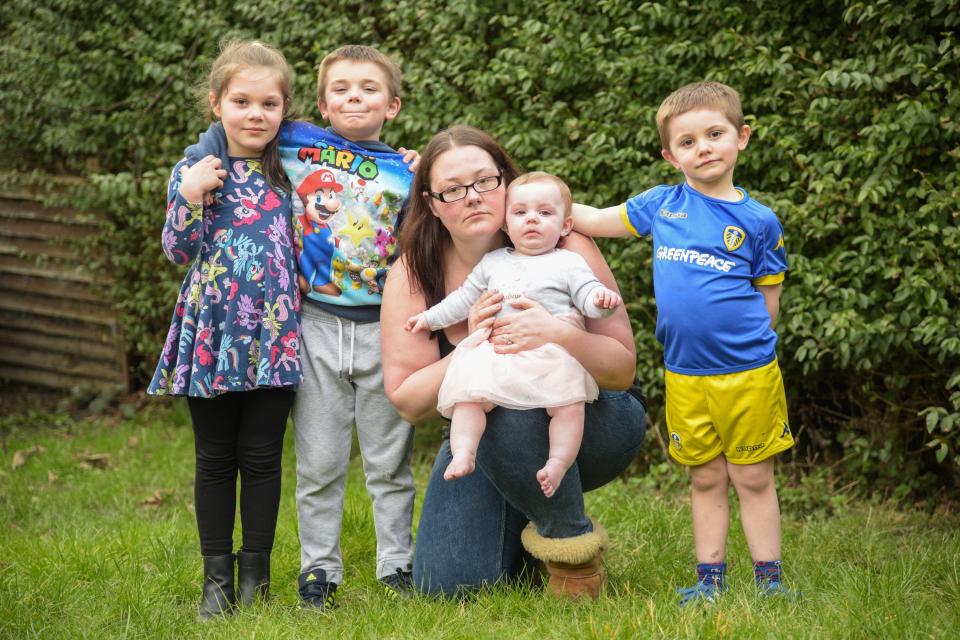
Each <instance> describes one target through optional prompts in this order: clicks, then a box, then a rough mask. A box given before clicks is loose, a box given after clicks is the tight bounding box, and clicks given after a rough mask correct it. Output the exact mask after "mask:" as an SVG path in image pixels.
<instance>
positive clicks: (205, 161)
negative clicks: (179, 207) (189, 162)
mask: <svg viewBox="0 0 960 640" xmlns="http://www.w3.org/2000/svg"><path fill="white" fill-rule="evenodd" d="M226 177H227V172H226V171H224V170H223V169H221V168H220V158H217V157H215V156H212V155H210V156H206V157H204V158H202V159H201V160H200V161H199V162H197V163H196V164H194V165H193V166H192V167H190V168H189V169H187V170H186V171H185V172H184V173H183V178H182V179H181V181H180V195H182V196H183V197H184V199H185V200H186V201H187V202H206V201H205V194H206V193H207V192H211V191H215V190H217V189H219V188H221V187H222V186H223V180H224V178H226Z"/></svg>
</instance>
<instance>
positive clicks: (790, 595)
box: [757, 580, 803, 600]
mask: <svg viewBox="0 0 960 640" xmlns="http://www.w3.org/2000/svg"><path fill="white" fill-rule="evenodd" d="M757 594H758V595H760V596H763V597H764V598H786V599H787V600H799V599H800V598H802V597H803V592H802V591H793V590H792V589H788V588H786V587H785V586H783V583H782V582H780V581H779V580H767V581H764V582H763V583H761V584H758V585H757Z"/></svg>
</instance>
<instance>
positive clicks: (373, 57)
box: [317, 44, 403, 100]
mask: <svg viewBox="0 0 960 640" xmlns="http://www.w3.org/2000/svg"><path fill="white" fill-rule="evenodd" d="M341 60H352V61H354V62H372V63H374V64H375V65H377V66H378V67H380V68H381V69H382V70H383V73H384V75H385V76H386V77H387V90H388V91H389V92H390V99H391V100H392V99H393V98H398V97H400V83H401V81H402V80H403V76H402V75H401V74H400V67H398V66H397V63H396V62H394V61H393V59H392V58H391V57H390V56H388V55H387V54H385V53H382V52H380V51H377V50H376V49H374V48H373V47H368V46H366V45H362V44H348V45H344V46H342V47H340V48H338V49H335V50H333V51H331V52H330V53H328V54H327V55H326V56H324V58H323V60H322V61H321V62H320V66H319V67H318V68H317V98H318V99H319V100H323V92H324V90H325V89H326V87H327V72H328V71H329V70H330V67H331V66H332V65H333V64H334V63H336V62H340V61H341Z"/></svg>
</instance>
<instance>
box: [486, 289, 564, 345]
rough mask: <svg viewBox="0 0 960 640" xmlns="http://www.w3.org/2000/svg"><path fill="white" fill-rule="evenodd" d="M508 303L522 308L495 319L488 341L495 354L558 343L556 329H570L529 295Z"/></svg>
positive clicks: (558, 334)
mask: <svg viewBox="0 0 960 640" xmlns="http://www.w3.org/2000/svg"><path fill="white" fill-rule="evenodd" d="M509 304H510V306H512V307H515V308H517V309H520V310H521V311H520V312H519V313H515V314H511V315H508V316H504V317H501V318H497V319H496V320H495V321H494V323H493V331H492V332H491V333H490V342H492V343H493V350H494V351H496V352H497V353H519V352H520V351H527V350H529V349H536V348H537V347H542V346H543V345H545V344H547V343H548V342H559V341H560V337H559V336H560V333H559V332H561V331H563V330H564V329H565V328H567V329H572V328H573V326H572V325H570V324H569V323H566V322H564V321H563V320H560V319H558V318H556V317H554V316H552V315H550V313H549V312H548V311H547V310H546V309H544V308H543V306H542V305H541V304H540V303H539V302H534V301H533V300H530V299H529V298H517V299H516V300H511V301H510V302H509Z"/></svg>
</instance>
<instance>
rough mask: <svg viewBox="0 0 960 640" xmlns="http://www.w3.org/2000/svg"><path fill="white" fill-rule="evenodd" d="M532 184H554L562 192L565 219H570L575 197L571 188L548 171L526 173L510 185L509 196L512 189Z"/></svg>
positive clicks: (561, 198)
mask: <svg viewBox="0 0 960 640" xmlns="http://www.w3.org/2000/svg"><path fill="white" fill-rule="evenodd" d="M532 182H549V183H551V184H553V185H554V186H555V187H556V188H557V191H559V192H560V200H561V201H562V202H563V217H564V219H566V218H569V217H570V215H571V214H572V213H573V196H572V195H571V194H570V187H568V186H567V183H566V182H564V181H563V180H561V179H560V178H558V177H557V176H555V175H553V174H552V173H547V172H546V171H530V172H529V173H524V174H523V175H521V176H519V177H518V178H517V179H516V180H514V181H513V182H511V183H510V186H509V187H508V188H507V194H508V196H509V193H510V189H513V188H514V187H518V186H520V185H522V184H530V183H532Z"/></svg>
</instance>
